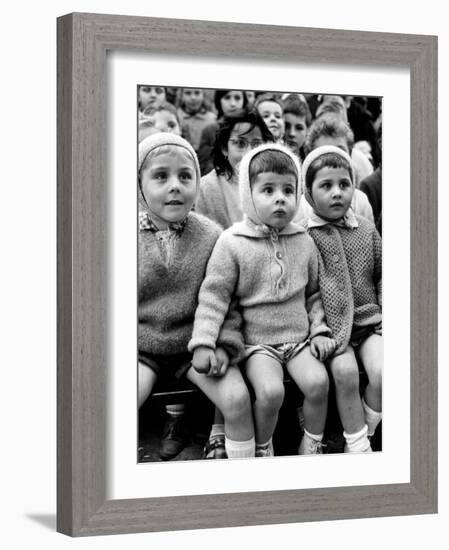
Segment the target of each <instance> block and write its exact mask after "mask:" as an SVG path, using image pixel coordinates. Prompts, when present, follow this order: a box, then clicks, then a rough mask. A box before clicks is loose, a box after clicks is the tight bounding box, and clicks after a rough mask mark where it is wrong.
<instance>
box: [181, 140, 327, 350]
mask: <svg viewBox="0 0 449 550" xmlns="http://www.w3.org/2000/svg"><path fill="white" fill-rule="evenodd" d="M265 149H274V150H281V151H283V152H285V151H286V149H285V148H283V147H281V146H279V145H275V144H266V145H262V146H260V147H257V148H255V149H254V150H252V151H251V152H250V153H248V154H247V155H246V156H245V157H244V158H243V159H242V162H241V164H240V182H239V184H240V190H241V199H242V207H243V210H244V212H245V214H246V218H245V220H244V221H243V222H238V223H235V224H234V225H233V226H232V227H230V228H229V229H227V230H226V231H224V232H223V233H222V235H221V236H220V237H219V239H218V241H217V244H216V246H215V248H214V250H213V253H212V255H211V258H210V261H209V264H208V267H207V273H206V278H205V280H204V282H203V284H202V286H201V290H200V294H199V298H198V309H197V311H196V314H195V324H194V329H193V336H192V340H191V341H190V343H189V349H190V350H192V351H193V350H194V349H195V348H197V347H199V346H206V347H212V348H214V347H215V342H216V339H217V335H218V333H219V330H220V327H221V325H222V323H223V319H224V316H225V314H226V311H227V309H228V307H229V304H230V302H231V300H232V299H233V298H234V297H235V298H236V299H237V300H238V304H239V309H240V311H241V314H242V317H243V337H244V341H245V344H248V345H253V344H268V345H276V344H283V343H290V342H298V343H299V342H304V341H305V340H306V339H307V338H309V337H313V336H315V335H317V334H327V333H329V332H330V331H329V329H328V328H327V326H326V324H325V321H324V312H323V308H322V305H321V299H320V292H319V288H318V256H317V251H316V248H315V246H314V244H313V241H312V239H311V238H310V237H309V236H308V235H307V233H306V232H305V229H304V228H303V227H300V226H298V225H296V224H293V223H290V224H288V225H287V226H286V227H285V228H284V229H283V230H282V231H280V232H277V231H275V230H273V229H270V228H269V227H267V226H265V225H263V224H262V223H261V221H260V220H259V218H258V215H257V212H256V210H255V208H254V204H253V200H252V195H251V188H250V183H249V164H250V162H251V159H252V158H253V157H254V155H255V154H257V153H258V152H260V151H261V150H265ZM288 154H289V156H291V158H292V159H293V158H294V157H293V155H291V154H290V153H288ZM294 162H295V164H296V165H297V160H296V159H294ZM298 173H299V167H298ZM297 199H298V195H297ZM297 202H298V201H297Z"/></svg>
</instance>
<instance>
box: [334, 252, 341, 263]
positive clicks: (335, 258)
mask: <svg viewBox="0 0 449 550" xmlns="http://www.w3.org/2000/svg"><path fill="white" fill-rule="evenodd" d="M332 259H333V260H334V262H338V260H339V259H340V256H339V255H338V254H334V255H333V256H332Z"/></svg>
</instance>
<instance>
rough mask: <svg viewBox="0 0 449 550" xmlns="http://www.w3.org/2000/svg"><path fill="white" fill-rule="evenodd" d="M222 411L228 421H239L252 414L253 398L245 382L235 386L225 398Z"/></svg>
mask: <svg viewBox="0 0 449 550" xmlns="http://www.w3.org/2000/svg"><path fill="white" fill-rule="evenodd" d="M221 412H222V414H223V416H224V418H225V422H226V421H228V422H229V421H238V420H239V419H241V418H243V417H246V416H248V415H251V398H250V395H249V392H248V388H247V387H246V386H245V385H244V384H243V382H242V384H241V385H239V386H233V388H232V391H229V392H227V394H226V395H225V396H224V398H223V403H222V408H221Z"/></svg>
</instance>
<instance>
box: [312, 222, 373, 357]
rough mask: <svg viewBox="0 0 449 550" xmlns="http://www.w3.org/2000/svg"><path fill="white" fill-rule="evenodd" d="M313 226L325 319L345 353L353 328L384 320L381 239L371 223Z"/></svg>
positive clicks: (337, 353) (338, 350) (371, 324)
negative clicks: (350, 225)
mask: <svg viewBox="0 0 449 550" xmlns="http://www.w3.org/2000/svg"><path fill="white" fill-rule="evenodd" d="M355 218H356V220H357V223H358V226H357V227H342V226H339V225H335V224H332V223H327V224H325V225H322V226H317V227H310V228H309V234H310V236H311V237H312V239H313V240H314V241H315V244H316V246H317V248H318V252H319V280H320V288H321V299H322V301H323V307H324V311H325V313H326V320H327V323H328V326H329V328H330V329H331V331H332V337H333V338H335V339H336V341H337V348H336V350H335V355H339V354H340V353H343V352H344V351H345V349H346V347H347V346H348V344H349V341H350V338H351V333H352V331H353V329H354V328H360V327H368V326H373V325H379V324H380V323H381V322H382V240H381V237H380V236H379V234H378V232H377V231H376V228H375V227H374V225H373V224H372V223H370V222H369V221H367V220H366V219H365V218H363V217H361V216H355Z"/></svg>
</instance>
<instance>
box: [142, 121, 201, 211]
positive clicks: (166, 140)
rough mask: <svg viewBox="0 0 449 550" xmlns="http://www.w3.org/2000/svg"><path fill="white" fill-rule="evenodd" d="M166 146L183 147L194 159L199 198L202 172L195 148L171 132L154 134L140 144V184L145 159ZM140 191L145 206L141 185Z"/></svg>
mask: <svg viewBox="0 0 449 550" xmlns="http://www.w3.org/2000/svg"><path fill="white" fill-rule="evenodd" d="M165 145H169V146H172V147H181V148H182V149H185V150H186V151H187V152H188V153H189V155H190V156H191V157H192V160H193V163H194V166H195V174H196V197H195V200H196V198H197V197H198V192H199V190H200V179H201V171H200V165H199V163H198V157H197V156H196V153H195V150H194V148H193V147H192V146H191V145H190V143H189V142H188V141H187V140H185V139H184V138H182V137H180V136H177V135H176V134H171V133H169V132H159V133H158V134H153V135H152V136H148V137H147V138H145V139H144V140H142V141H141V142H140V143H139V158H138V168H137V173H138V178H139V182H140V170H141V169H142V166H143V163H144V162H145V159H146V158H147V156H148V155H149V154H150V153H151V151H154V150H155V149H157V148H158V147H163V146H165ZM139 190H140V194H141V196H142V199H143V202H144V204H146V201H145V197H144V196H143V193H142V187H141V185H140V183H139Z"/></svg>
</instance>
